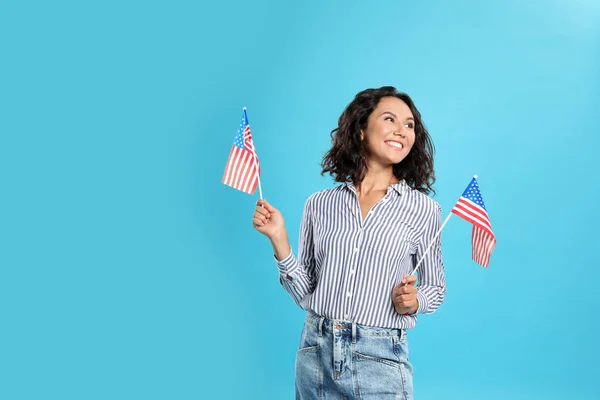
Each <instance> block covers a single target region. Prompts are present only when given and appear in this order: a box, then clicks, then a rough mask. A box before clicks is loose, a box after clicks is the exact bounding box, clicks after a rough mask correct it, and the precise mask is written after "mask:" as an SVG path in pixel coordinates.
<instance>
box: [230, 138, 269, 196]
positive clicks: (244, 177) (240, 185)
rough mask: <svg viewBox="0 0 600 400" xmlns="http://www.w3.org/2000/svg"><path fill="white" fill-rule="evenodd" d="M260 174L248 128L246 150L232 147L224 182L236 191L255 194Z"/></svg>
mask: <svg viewBox="0 0 600 400" xmlns="http://www.w3.org/2000/svg"><path fill="white" fill-rule="evenodd" d="M259 173H260V171H259V165H258V160H257V159H256V156H255V153H254V145H253V143H252V135H251V133H250V127H246V129H245V130H244V148H243V149H241V148H239V147H237V146H235V145H233V146H231V151H230V152H229V159H228V160H227V164H226V165H225V173H224V174H223V179H222V182H223V183H224V184H226V185H228V186H231V187H232V188H234V189H238V190H241V191H242V192H245V193H249V194H254V192H255V191H256V186H257V184H258V174H259Z"/></svg>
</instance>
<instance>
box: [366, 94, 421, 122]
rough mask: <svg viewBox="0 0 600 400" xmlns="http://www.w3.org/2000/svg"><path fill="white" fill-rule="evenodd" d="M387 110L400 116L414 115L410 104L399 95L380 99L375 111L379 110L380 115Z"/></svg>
mask: <svg viewBox="0 0 600 400" xmlns="http://www.w3.org/2000/svg"><path fill="white" fill-rule="evenodd" d="M385 111H388V112H392V113H394V114H396V116H397V117H399V118H409V117H411V118H413V117H414V116H413V114H412V112H411V111H410V108H409V107H408V105H406V103H405V102H403V101H402V100H400V99H399V98H397V97H383V98H382V99H381V100H379V104H377V107H376V108H375V111H374V113H375V112H377V116H379V115H380V114H381V113H382V112H385Z"/></svg>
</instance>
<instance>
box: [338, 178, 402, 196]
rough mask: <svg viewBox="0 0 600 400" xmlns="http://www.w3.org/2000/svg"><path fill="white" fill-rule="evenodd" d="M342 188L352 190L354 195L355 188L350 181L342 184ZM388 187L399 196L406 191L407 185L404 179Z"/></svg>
mask: <svg viewBox="0 0 600 400" xmlns="http://www.w3.org/2000/svg"><path fill="white" fill-rule="evenodd" d="M343 187H346V188H348V189H350V190H352V191H353V192H354V193H356V187H355V186H354V184H353V183H352V182H351V181H346V182H344V185H343ZM389 187H391V188H392V189H394V190H395V191H396V192H398V194H400V195H401V194H402V193H404V191H405V190H407V189H408V185H407V184H406V181H405V180H404V179H402V180H400V181H399V182H397V183H394V184H393V185H390V186H389Z"/></svg>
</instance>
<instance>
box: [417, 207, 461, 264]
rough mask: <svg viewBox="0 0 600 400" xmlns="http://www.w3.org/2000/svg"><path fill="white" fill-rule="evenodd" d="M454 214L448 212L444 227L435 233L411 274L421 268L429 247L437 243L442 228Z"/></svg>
mask: <svg viewBox="0 0 600 400" xmlns="http://www.w3.org/2000/svg"><path fill="white" fill-rule="evenodd" d="M451 216H452V212H450V214H448V216H447V217H446V220H445V221H444V223H443V224H442V227H441V228H440V229H439V230H438V231H437V233H436V234H435V236H434V237H433V239H432V240H431V242H430V243H429V246H427V249H426V250H425V252H424V253H423V256H422V257H421V259H420V260H419V262H418V263H417V266H416V267H415V269H413V272H411V273H410V274H411V275H414V274H415V272H417V268H419V266H420V265H421V263H422V262H423V260H424V259H425V256H426V255H427V253H428V252H429V249H431V246H433V244H434V243H435V241H436V239H437V237H438V236H439V235H440V233H441V232H442V229H444V226H446V224H447V223H448V220H449V219H450V217H451Z"/></svg>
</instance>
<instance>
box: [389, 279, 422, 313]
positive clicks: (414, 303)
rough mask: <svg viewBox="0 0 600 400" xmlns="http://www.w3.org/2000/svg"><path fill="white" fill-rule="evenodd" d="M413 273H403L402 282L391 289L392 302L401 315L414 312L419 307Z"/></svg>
mask: <svg viewBox="0 0 600 400" xmlns="http://www.w3.org/2000/svg"><path fill="white" fill-rule="evenodd" d="M416 281H417V277H416V276H415V275H404V278H403V279H402V282H401V283H400V284H399V285H398V286H396V287H395V288H394V290H392V303H394V308H395V309H396V312H397V313H398V314H401V315H408V314H415V313H416V312H417V310H418V309H419V301H418V300H417V288H416V287H415V282H416Z"/></svg>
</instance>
